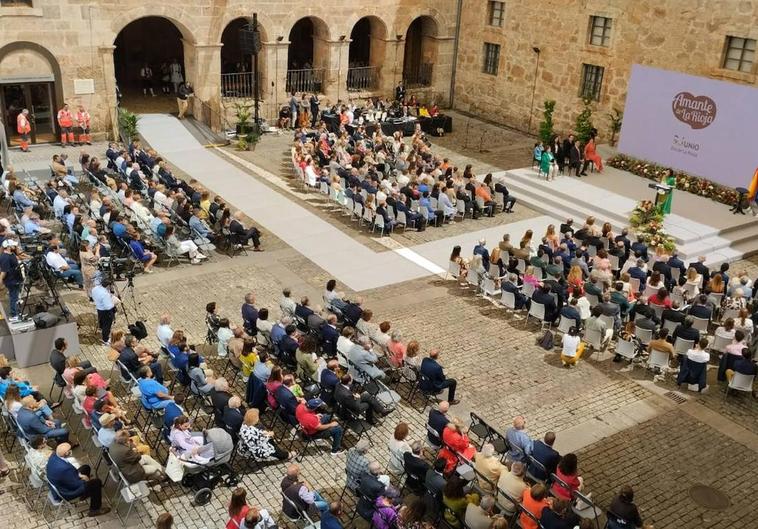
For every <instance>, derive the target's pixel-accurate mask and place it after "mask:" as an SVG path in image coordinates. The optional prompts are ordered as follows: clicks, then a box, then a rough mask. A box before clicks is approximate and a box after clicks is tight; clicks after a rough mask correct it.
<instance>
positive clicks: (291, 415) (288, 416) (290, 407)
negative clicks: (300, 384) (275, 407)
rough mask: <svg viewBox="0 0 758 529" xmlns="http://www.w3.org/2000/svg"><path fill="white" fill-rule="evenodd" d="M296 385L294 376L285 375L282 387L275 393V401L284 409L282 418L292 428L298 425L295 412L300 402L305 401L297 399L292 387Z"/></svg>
mask: <svg viewBox="0 0 758 529" xmlns="http://www.w3.org/2000/svg"><path fill="white" fill-rule="evenodd" d="M294 383H295V380H294V379H293V378H292V375H284V378H283V379H282V385H281V386H279V387H278V388H276V391H275V392H274V399H276V402H277V404H279V407H280V408H281V409H282V411H281V416H282V418H283V419H284V420H285V421H287V422H288V423H289V424H291V425H292V426H295V425H296V424H297V418H296V417H295V410H296V409H297V405H298V403H299V401H301V400H303V399H298V398H297V397H295V394H294V393H292V390H291V389H290V387H291V386H292V385H293V384H294Z"/></svg>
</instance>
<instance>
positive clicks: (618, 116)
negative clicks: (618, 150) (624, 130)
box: [608, 108, 624, 147]
mask: <svg viewBox="0 0 758 529" xmlns="http://www.w3.org/2000/svg"><path fill="white" fill-rule="evenodd" d="M608 119H610V120H611V147H615V146H616V134H618V133H619V132H621V124H622V122H623V120H624V113H623V112H622V111H621V110H619V109H618V108H614V109H613V112H612V113H610V114H608Z"/></svg>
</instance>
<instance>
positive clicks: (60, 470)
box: [46, 442, 110, 517]
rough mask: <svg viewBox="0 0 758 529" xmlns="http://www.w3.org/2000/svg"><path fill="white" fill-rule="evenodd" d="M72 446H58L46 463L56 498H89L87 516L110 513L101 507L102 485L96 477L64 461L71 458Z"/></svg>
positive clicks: (48, 476)
mask: <svg viewBox="0 0 758 529" xmlns="http://www.w3.org/2000/svg"><path fill="white" fill-rule="evenodd" d="M71 449H72V446H71V445H70V444H68V443H66V442H63V443H61V444H59V445H58V447H57V448H56V449H55V454H53V455H52V456H50V459H49V460H48V461H47V472H46V474H47V479H48V481H49V482H50V483H51V484H52V485H53V487H55V490H56V491H57V494H56V493H55V492H53V491H50V493H51V494H53V495H54V496H57V495H58V494H60V495H61V496H63V498H64V499H66V500H68V501H71V500H75V499H77V498H81V499H86V498H89V512H88V513H87V515H88V516H90V517H92V516H100V515H102V514H106V513H107V512H110V508H108V507H103V506H102V498H103V483H102V482H101V481H100V480H99V479H98V478H97V477H94V478H92V477H90V476H89V474H90V468H89V466H87V465H83V466H81V467H79V468H78V469H77V468H76V467H75V466H74V465H72V464H71V463H70V462H69V461H67V460H66V459H67V458H68V457H70V456H71Z"/></svg>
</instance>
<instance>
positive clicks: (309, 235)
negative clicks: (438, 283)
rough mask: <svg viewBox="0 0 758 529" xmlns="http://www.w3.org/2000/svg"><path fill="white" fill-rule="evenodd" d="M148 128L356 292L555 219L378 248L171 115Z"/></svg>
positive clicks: (181, 164)
mask: <svg viewBox="0 0 758 529" xmlns="http://www.w3.org/2000/svg"><path fill="white" fill-rule="evenodd" d="M140 133H141V134H142V135H143V137H144V138H145V139H146V140H147V142H148V143H149V144H150V145H151V146H152V147H153V148H155V149H156V150H157V151H158V152H160V153H161V155H162V156H164V157H165V158H167V159H168V160H170V161H171V163H172V164H174V165H175V166H176V167H178V168H180V169H181V170H182V171H184V172H185V173H187V174H188V175H190V176H192V177H193V178H195V179H196V180H197V181H199V182H201V183H202V184H203V185H204V186H206V187H207V188H209V189H211V190H213V191H214V192H215V193H217V194H220V195H221V196H223V197H224V198H225V199H226V200H227V201H229V202H230V203H231V204H232V205H233V206H234V207H235V208H237V209H240V210H242V211H243V212H244V213H245V214H246V215H248V216H249V217H250V218H252V219H253V220H254V221H255V223H256V224H259V225H260V226H262V227H263V228H265V229H266V230H267V231H269V232H271V233H273V234H274V235H276V236H277V237H279V238H280V239H282V240H283V241H284V242H286V243H287V244H288V245H290V246H292V247H293V248H294V249H295V250H297V251H298V252H300V253H301V254H303V255H304V256H305V257H307V258H308V259H310V260H311V261H313V262H314V263H315V264H317V265H318V266H320V267H321V268H323V269H324V270H326V271H328V272H329V274H331V275H332V276H334V277H335V278H336V279H337V280H339V281H341V282H342V283H344V284H346V285H347V286H349V287H350V288H351V289H353V290H355V291H361V290H368V289H372V288H377V287H381V286H385V285H392V284H395V283H400V282H402V281H407V280H410V279H416V278H419V277H424V276H428V275H431V274H440V273H445V271H446V270H447V263H448V258H449V255H450V250H451V248H452V247H453V246H454V245H456V244H460V245H461V247H462V248H463V253H464V255H467V254H469V253H470V252H471V251H472V250H473V247H474V245H475V244H476V243H477V241H478V240H479V239H481V238H486V239H487V240H488V243H489V246H490V247H493V246H494V245H495V244H497V242H498V241H499V240H500V239H501V238H502V235H503V233H504V232H509V233H511V234H512V237H513V238H515V239H518V238H520V237H521V235H522V234H523V232H524V231H526V230H527V229H530V228H531V229H533V230H534V232H535V233H542V232H544V230H545V228H546V227H547V225H548V224H549V223H551V222H554V220H552V219H551V218H549V217H547V216H541V217H537V218H532V219H528V220H525V221H520V222H516V223H513V224H509V225H504V226H498V227H494V228H489V229H485V230H478V231H473V232H469V233H466V234H464V235H457V236H453V237H448V238H445V239H441V240H438V241H434V242H429V243H425V244H421V245H418V246H415V247H413V248H398V249H393V250H388V251H385V252H379V253H377V252H374V251H373V250H371V249H369V248H367V247H366V246H364V245H363V244H361V243H360V242H358V241H356V240H355V239H353V238H352V237H350V236H349V235H347V234H345V233H343V232H342V231H341V230H340V229H339V228H337V227H335V226H333V225H332V224H330V223H329V222H327V221H325V220H323V219H321V218H320V217H318V216H317V215H315V214H313V213H311V212H310V211H309V210H307V209H306V208H304V207H302V206H300V205H299V204H298V203H297V202H295V201H293V200H290V199H289V198H287V197H286V196H285V195H283V194H281V193H278V192H276V191H274V190H273V189H271V188H270V187H268V186H266V185H264V184H262V183H261V182H259V181H257V180H256V179H255V178H252V177H251V176H250V175H249V174H247V173H245V172H244V171H242V170H240V169H238V168H237V167H236V166H235V165H232V164H231V163H229V162H227V161H226V160H224V158H223V157H222V156H217V155H216V154H214V153H213V152H212V151H210V150H208V149H207V148H205V147H203V146H202V145H201V144H200V143H199V142H198V141H197V140H196V139H195V138H194V137H193V136H192V135H191V134H190V133H189V131H187V129H186V128H185V127H184V126H183V125H182V124H181V123H180V122H179V121H178V120H177V119H176V118H174V117H172V116H168V115H163V114H146V115H143V116H142V119H141V120H140ZM224 154H226V153H224ZM244 165H245V166H247V167H248V168H250V169H251V170H253V171H254V172H255V173H257V174H259V175H261V176H262V177H264V178H267V179H269V180H272V179H276V178H277V177H276V176H275V175H272V174H270V173H268V172H267V171H265V170H263V169H261V168H260V167H257V166H255V165H253V164H250V163H248V162H244ZM432 229H433V228H432Z"/></svg>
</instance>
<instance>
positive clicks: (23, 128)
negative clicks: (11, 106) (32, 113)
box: [16, 109, 32, 152]
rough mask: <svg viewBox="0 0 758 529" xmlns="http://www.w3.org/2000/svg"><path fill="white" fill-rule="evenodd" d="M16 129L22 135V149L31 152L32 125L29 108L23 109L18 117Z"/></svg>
mask: <svg viewBox="0 0 758 529" xmlns="http://www.w3.org/2000/svg"><path fill="white" fill-rule="evenodd" d="M16 131H17V132H18V133H19V134H20V135H21V150H22V151H23V152H29V133H30V132H31V131H32V125H31V123H29V110H27V109H24V110H22V111H21V112H20V113H19V115H18V116H17V117H16Z"/></svg>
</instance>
